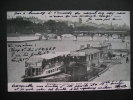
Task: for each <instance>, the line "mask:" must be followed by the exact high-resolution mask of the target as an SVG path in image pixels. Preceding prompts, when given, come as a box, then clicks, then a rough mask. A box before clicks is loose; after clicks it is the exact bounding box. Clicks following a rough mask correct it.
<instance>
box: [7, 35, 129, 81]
mask: <svg viewBox="0 0 133 100" xmlns="http://www.w3.org/2000/svg"><path fill="white" fill-rule="evenodd" d="M89 39H90V37H78V40H77V41H73V38H64V39H63V40H41V41H29V42H19V43H17V42H16V43H7V69H8V82H21V80H22V78H21V76H23V75H24V72H25V63H24V61H22V62H12V61H11V59H12V57H11V52H10V51H9V49H10V47H9V46H8V44H13V45H16V44H20V45H23V44H25V43H28V44H31V45H36V48H39V47H43V48H49V47H56V49H55V51H74V50H77V49H79V48H80V45H86V44H91V45H95V44H98V43H99V42H103V41H105V37H94V38H93V41H90V40H89ZM109 42H110V43H111V44H112V49H126V48H130V44H128V45H127V44H126V43H123V42H122V41H121V39H113V38H112V37H110V38H109Z"/></svg>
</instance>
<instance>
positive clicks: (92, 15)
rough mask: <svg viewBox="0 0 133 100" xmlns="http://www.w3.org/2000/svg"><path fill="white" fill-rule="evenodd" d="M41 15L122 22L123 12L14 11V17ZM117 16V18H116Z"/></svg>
mask: <svg viewBox="0 0 133 100" xmlns="http://www.w3.org/2000/svg"><path fill="white" fill-rule="evenodd" d="M26 14H27V15H42V16H45V17H50V18H77V17H80V18H87V20H86V21H91V20H96V21H108V20H122V18H121V15H124V14H126V12H125V11H117V12H116V11H98V10H96V11H24V12H23V11H16V12H15V13H14V15H26ZM116 16H117V17H116Z"/></svg>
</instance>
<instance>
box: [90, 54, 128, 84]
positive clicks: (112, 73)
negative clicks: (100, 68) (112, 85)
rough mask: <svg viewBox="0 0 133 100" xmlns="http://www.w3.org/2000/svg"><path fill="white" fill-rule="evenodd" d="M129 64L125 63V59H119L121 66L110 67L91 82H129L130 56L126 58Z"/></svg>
mask: <svg viewBox="0 0 133 100" xmlns="http://www.w3.org/2000/svg"><path fill="white" fill-rule="evenodd" d="M128 58H129V62H128V63H126V57H125V58H122V59H121V63H122V64H116V65H111V67H110V68H109V69H108V70H107V71H106V72H104V73H103V74H101V75H99V77H97V78H95V79H94V80H92V81H95V82H100V81H108V80H115V81H117V80H124V81H130V55H129V56H128Z"/></svg>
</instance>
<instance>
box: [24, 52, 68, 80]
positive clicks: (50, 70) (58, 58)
mask: <svg viewBox="0 0 133 100" xmlns="http://www.w3.org/2000/svg"><path fill="white" fill-rule="evenodd" d="M69 54H70V52H69V51H64V52H51V53H48V54H43V55H36V56H32V57H31V58H30V59H29V60H28V61H26V62H25V75H24V76H22V78H23V80H32V79H40V78H45V77H48V76H52V75H54V74H58V73H60V72H62V71H63V65H64V62H63V58H64V57H65V56H67V55H69Z"/></svg>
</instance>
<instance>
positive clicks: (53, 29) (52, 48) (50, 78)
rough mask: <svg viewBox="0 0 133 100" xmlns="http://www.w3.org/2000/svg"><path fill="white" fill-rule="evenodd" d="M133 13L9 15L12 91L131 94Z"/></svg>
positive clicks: (9, 71)
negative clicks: (120, 91) (119, 91)
mask: <svg viewBox="0 0 133 100" xmlns="http://www.w3.org/2000/svg"><path fill="white" fill-rule="evenodd" d="M130 63H131V62H130V12H129V11H101V10H100V11H98V10H92V11H91V10H79V11H78V10H57V11H56V10H55V11H8V12H7V72H8V75H7V76H8V77H7V78H8V91H10V92H13V91H17V92H20V91H88V90H114V89H130Z"/></svg>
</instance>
